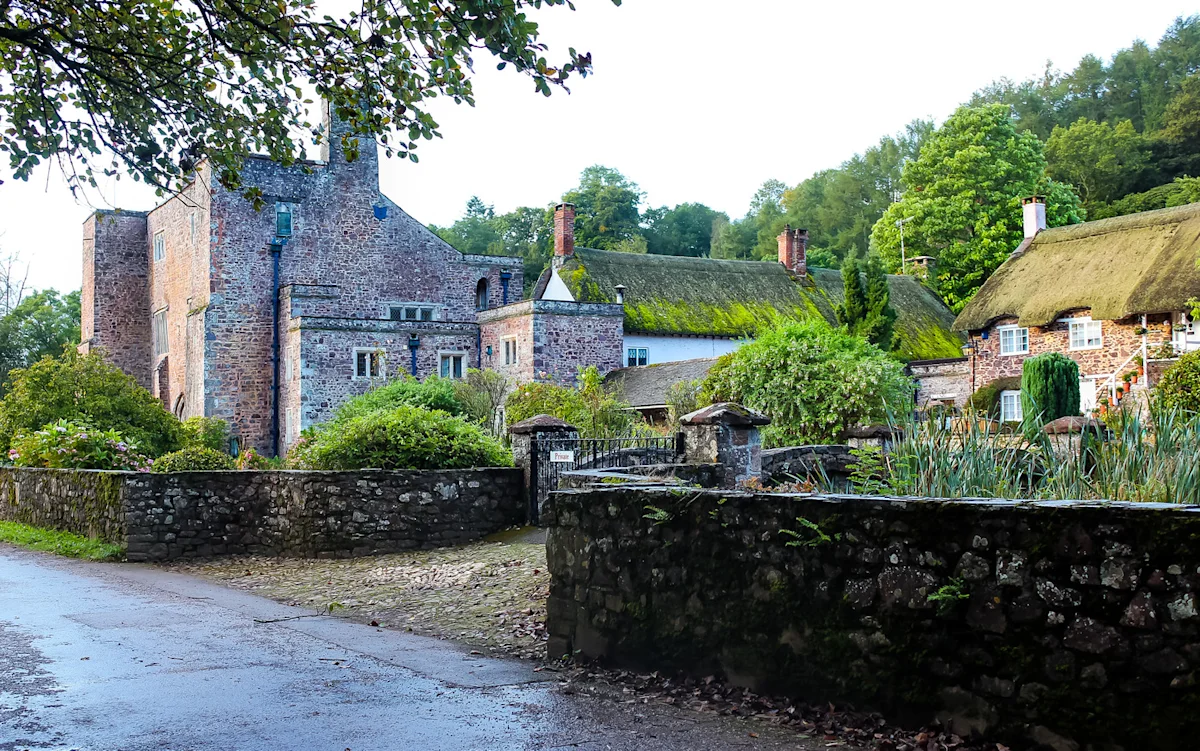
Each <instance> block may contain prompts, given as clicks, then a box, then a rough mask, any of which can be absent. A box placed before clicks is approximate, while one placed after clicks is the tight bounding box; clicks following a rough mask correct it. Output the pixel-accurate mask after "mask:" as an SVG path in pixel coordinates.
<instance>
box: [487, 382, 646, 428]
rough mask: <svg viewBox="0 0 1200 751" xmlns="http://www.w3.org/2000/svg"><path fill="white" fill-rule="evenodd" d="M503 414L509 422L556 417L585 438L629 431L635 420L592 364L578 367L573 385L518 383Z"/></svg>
mask: <svg viewBox="0 0 1200 751" xmlns="http://www.w3.org/2000/svg"><path fill="white" fill-rule="evenodd" d="M505 414H506V415H507V416H508V423H509V424H510V425H512V424H515V423H518V422H521V421H522V420H528V419H529V418H531V417H534V416H535V415H550V416H551V417H557V418H558V419H560V420H563V421H565V422H568V423H570V424H571V425H574V426H575V427H576V428H578V429H579V435H580V436H582V437H584V438H607V437H612V436H623V435H628V434H629V433H630V432H631V431H632V430H633V429H634V427H635V426H636V424H637V422H638V419H637V416H636V413H634V412H632V411H631V410H630V408H629V405H628V404H627V403H626V402H624V401H623V400H622V399H621V398H620V397H619V396H618V395H617V394H615V393H613V392H612V391H611V390H609V389H607V388H605V386H604V379H603V378H602V377H601V376H600V372H599V371H598V370H596V368H595V366H589V367H587V368H584V369H583V370H582V371H580V374H579V382H578V385H577V387H576V388H568V387H566V386H559V385H557V384H553V383H540V382H534V383H525V384H522V385H520V386H518V387H517V388H515V389H513V391H512V393H510V394H509V395H508V401H507V402H506V404H505Z"/></svg>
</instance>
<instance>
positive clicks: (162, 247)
mask: <svg viewBox="0 0 1200 751" xmlns="http://www.w3.org/2000/svg"><path fill="white" fill-rule="evenodd" d="M166 257H167V236H166V234H165V233H164V232H163V231H162V230H159V231H158V232H155V233H154V260H155V261H161V260H163V259H164V258H166Z"/></svg>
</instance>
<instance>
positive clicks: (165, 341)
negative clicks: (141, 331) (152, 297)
mask: <svg viewBox="0 0 1200 751" xmlns="http://www.w3.org/2000/svg"><path fill="white" fill-rule="evenodd" d="M167 328H168V325H167V306H166V305H164V306H163V307H161V308H159V309H158V310H156V311H154V313H153V314H152V315H151V316H150V344H151V347H152V348H153V349H154V356H155V357H161V356H162V355H166V354H170V352H171V337H170V333H169V332H168V330H167Z"/></svg>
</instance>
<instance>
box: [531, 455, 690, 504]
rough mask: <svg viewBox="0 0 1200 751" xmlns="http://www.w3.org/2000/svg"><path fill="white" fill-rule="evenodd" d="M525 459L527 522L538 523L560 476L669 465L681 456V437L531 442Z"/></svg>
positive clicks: (556, 487)
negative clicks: (579, 472)
mask: <svg viewBox="0 0 1200 751" xmlns="http://www.w3.org/2000/svg"><path fill="white" fill-rule="evenodd" d="M532 449H533V450H532V451H531V452H530V456H529V519H530V521H531V522H532V523H534V524H537V523H538V517H539V516H540V512H541V507H542V504H543V503H545V501H546V498H547V497H548V496H549V495H550V492H551V491H553V490H557V489H558V482H559V478H560V476H561V475H562V473H563V472H571V471H573V470H580V469H614V468H620V467H640V466H645V465H649V464H672V463H674V462H677V461H679V459H680V457H682V456H683V434H682V433H677V434H675V435H671V436H653V437H643V436H636V437H635V436H628V437H624V438H558V437H550V436H545V437H542V438H538V439H537V440H535V441H534V442H533V447H532Z"/></svg>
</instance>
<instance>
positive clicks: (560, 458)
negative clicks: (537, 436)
mask: <svg viewBox="0 0 1200 751" xmlns="http://www.w3.org/2000/svg"><path fill="white" fill-rule="evenodd" d="M550 461H551V462H553V463H555V464H574V463H575V452H574V451H551V452H550Z"/></svg>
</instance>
